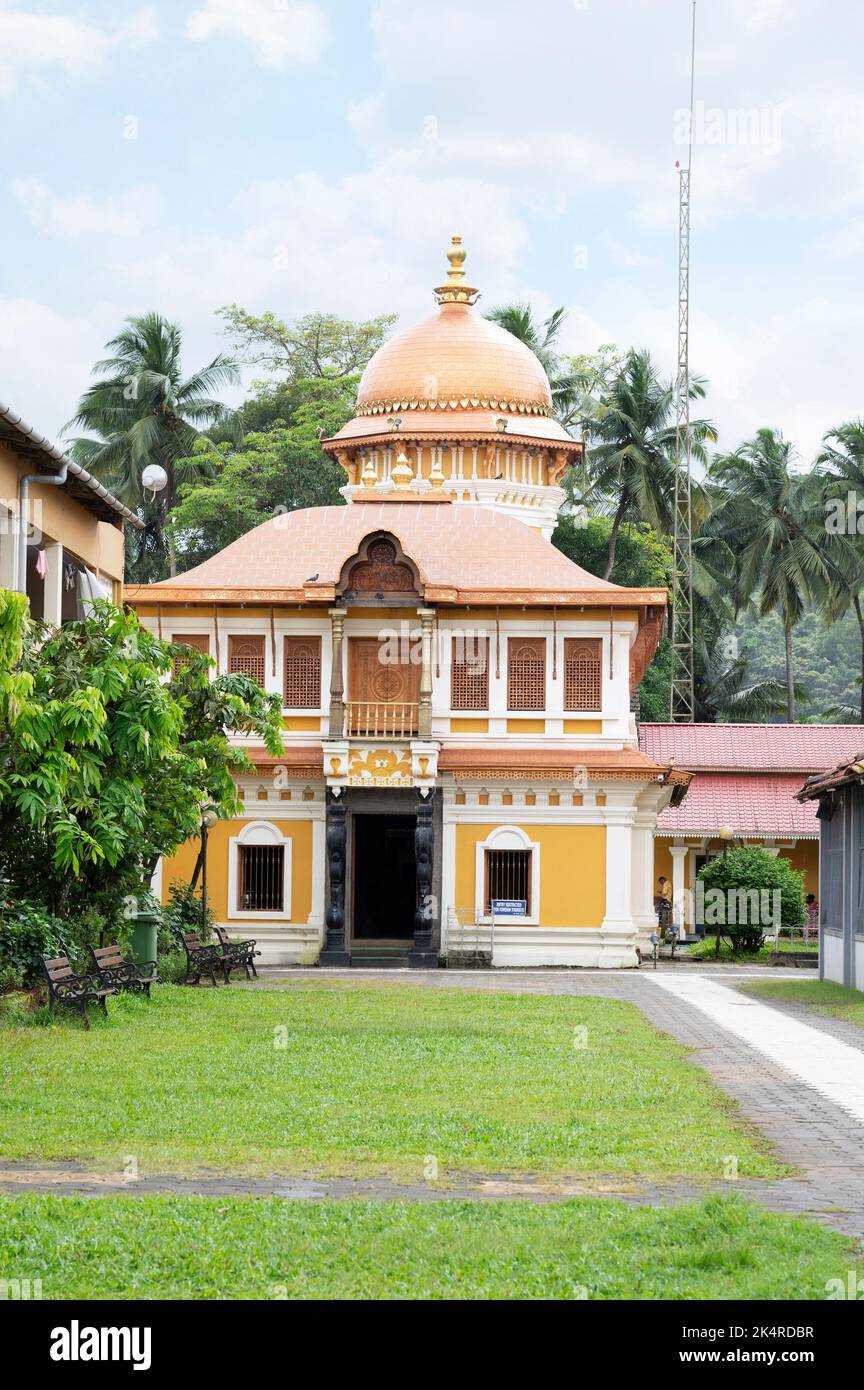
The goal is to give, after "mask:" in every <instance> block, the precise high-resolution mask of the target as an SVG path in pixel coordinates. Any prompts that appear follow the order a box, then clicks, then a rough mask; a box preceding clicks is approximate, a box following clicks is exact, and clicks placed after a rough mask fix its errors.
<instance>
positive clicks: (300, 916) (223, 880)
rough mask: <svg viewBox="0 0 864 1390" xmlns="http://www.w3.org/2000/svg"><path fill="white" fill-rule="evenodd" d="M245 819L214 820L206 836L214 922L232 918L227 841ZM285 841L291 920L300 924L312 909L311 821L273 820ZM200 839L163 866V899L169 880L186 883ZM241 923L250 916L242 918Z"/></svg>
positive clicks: (188, 844) (192, 869) (193, 864)
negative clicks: (288, 856) (288, 846)
mask: <svg viewBox="0 0 864 1390" xmlns="http://www.w3.org/2000/svg"><path fill="white" fill-rule="evenodd" d="M248 824H249V821H248V820H226V821H217V823H216V825H214V827H213V829H212V830H211V831H210V834H209V836H208V837H207V897H208V899H209V901H210V905H211V907H212V908H213V911H214V913H215V914H216V919H217V921H220V922H225V921H230V920H231V911H230V910H229V903H228V841H229V839H231V838H232V837H233V836H235V835H239V834H240V831H241V830H242V829H243V827H244V825H248ZM273 824H274V825H278V826H279V828H280V829H281V831H282V834H283V835H284V837H285V839H286V840H291V842H292V848H291V876H292V882H291V921H292V922H299V923H303V922H305V921H306V919H307V918H308V916H309V913H310V912H311V911H312V822H311V821H308V820H287V821H274V822H273ZM199 848H200V841H199V840H197V839H195V840H187V841H186V843H185V845H181V846H180V848H179V849H178V850H177V852H176V854H174V855H173V856H172V857H171V858H170V859H166V860H165V863H164V864H163V868H162V901H163V902H166V901H167V899H168V890H169V888H170V886H171V881H172V879H175V878H179V879H182V880H183V881H184V882H186V883H188V882H189V880H190V879H191V878H192V874H193V871H194V869H195V861H196V859H197V858H198V850H199ZM242 920H243V922H244V923H245V922H247V921H249V920H251V919H249V918H245V917H244V918H243V919H242Z"/></svg>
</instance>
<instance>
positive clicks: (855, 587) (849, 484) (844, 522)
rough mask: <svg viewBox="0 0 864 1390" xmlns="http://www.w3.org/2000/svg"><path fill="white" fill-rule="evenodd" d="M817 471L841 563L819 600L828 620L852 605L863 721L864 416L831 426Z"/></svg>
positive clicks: (830, 547) (822, 507) (831, 548)
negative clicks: (862, 514)
mask: <svg viewBox="0 0 864 1390" xmlns="http://www.w3.org/2000/svg"><path fill="white" fill-rule="evenodd" d="M815 475H816V476H815V479H814V483H815V486H816V488H817V489H818V492H817V494H816V496H817V498H818V501H817V503H816V505H818V508H819V511H820V513H821V517H822V524H823V526H824V531H825V534H824V539H823V542H822V544H823V545H824V546H825V548H826V550H827V552H828V554H829V556H830V557H831V559H832V560H833V561H834V562H835V564H836V566H837V571H836V572H835V573H834V574H833V575H832V576H831V578H830V581H829V583H828V584H827V585H826V586H824V587H821V588H820V592H819V594H818V596H817V601H818V603H819V608H820V611H821V613H822V615H823V617H825V618H826V619H827V620H828V621H830V622H833V621H835V620H836V619H837V618H841V617H842V616H843V614H844V613H845V612H846V611H847V610H848V609H849V608H852V609H853V610H854V613H855V618H856V621H857V623H858V634H859V641H860V649H861V657H860V666H861V671H860V681H861V701H860V708H859V709H858V710H857V711H856V712H855V718H856V719H858V720H859V722H860V723H862V724H864V536H862V535H861V534H859V530H858V503H859V502H860V504H861V505H862V506H864V421H862V420H850V421H847V423H846V424H843V425H838V426H837V428H836V429H834V430H829V431H828V433H827V434H826V435H825V437H824V439H823V448H822V450H821V452H820V454H819V456H818V458H817V460H816V469H815ZM853 499H854V501H853ZM847 717H848V709H847Z"/></svg>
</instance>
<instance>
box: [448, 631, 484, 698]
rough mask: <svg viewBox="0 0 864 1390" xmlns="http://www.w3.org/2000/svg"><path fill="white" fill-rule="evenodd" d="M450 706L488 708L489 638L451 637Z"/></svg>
mask: <svg viewBox="0 0 864 1390" xmlns="http://www.w3.org/2000/svg"><path fill="white" fill-rule="evenodd" d="M450 705H451V708H452V709H488V708H489V638H488V637H454V638H453V662H452V666H451V669H450Z"/></svg>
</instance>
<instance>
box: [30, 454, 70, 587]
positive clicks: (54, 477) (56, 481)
mask: <svg viewBox="0 0 864 1390" xmlns="http://www.w3.org/2000/svg"><path fill="white" fill-rule="evenodd" d="M68 470H69V464H68V462H66V463H64V464H63V467H62V468H61V469H60V472H59V473H28V474H27V476H26V477H24V478H22V479H21V482H20V483H19V485H18V592H19V594H25V595H26V593H27V528H28V526H29V523H30V518H29V514H28V513H29V502H30V484H31V483H39V485H40V486H41V487H60V486H62V484H63V483H65V481H66V474H67V472H68Z"/></svg>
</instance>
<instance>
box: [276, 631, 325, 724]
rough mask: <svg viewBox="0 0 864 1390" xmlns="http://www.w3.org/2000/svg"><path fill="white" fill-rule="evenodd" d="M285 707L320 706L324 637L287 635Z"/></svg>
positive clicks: (307, 707)
mask: <svg viewBox="0 0 864 1390" xmlns="http://www.w3.org/2000/svg"><path fill="white" fill-rule="evenodd" d="M283 704H284V706H285V708H286V709H319V708H320V706H321V638H320V637H286V638H285V693H284V696H283Z"/></svg>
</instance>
